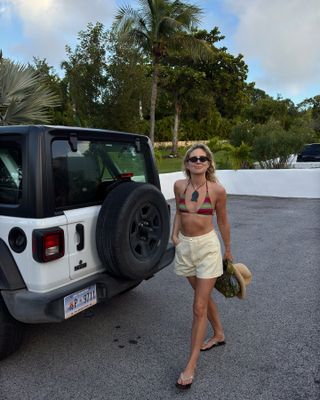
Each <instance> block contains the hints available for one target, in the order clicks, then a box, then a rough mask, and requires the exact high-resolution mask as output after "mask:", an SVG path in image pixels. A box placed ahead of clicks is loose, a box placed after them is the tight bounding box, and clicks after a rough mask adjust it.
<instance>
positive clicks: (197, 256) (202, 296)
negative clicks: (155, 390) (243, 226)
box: [172, 144, 232, 389]
mask: <svg viewBox="0 0 320 400" xmlns="http://www.w3.org/2000/svg"><path fill="white" fill-rule="evenodd" d="M184 172H185V174H186V176H187V179H181V180H178V181H176V182H175V184H174V194H175V199H176V210H177V211H176V215H175V218H174V224H173V230H172V241H173V243H174V245H175V246H176V257H175V267H174V269H175V273H176V274H177V275H180V276H185V277H187V279H188V281H189V283H190V284H191V286H192V287H193V289H194V303H193V321H192V334H191V352H190V356H189V360H188V362H187V365H186V367H185V369H184V371H183V372H182V373H181V374H180V377H179V379H178V381H177V383H176V386H177V387H178V388H180V389H188V388H190V387H191V384H192V381H193V377H194V372H195V368H196V364H197V360H198V358H199V354H200V351H206V350H209V349H211V348H213V347H215V346H219V345H222V344H225V338H224V333H223V328H222V325H221V321H220V317H219V313H218V310H217V306H216V304H215V303H214V302H213V301H212V299H211V292H212V290H213V288H214V285H215V282H216V279H217V277H218V276H220V275H222V272H223V270H222V255H221V250H220V242H219V239H218V236H217V234H216V232H215V230H214V226H213V218H212V217H213V215H214V213H215V214H216V217H217V224H218V227H219V231H220V233H221V237H222V240H223V243H224V256H223V259H229V260H232V255H231V248H230V226H229V222H228V216H227V208H226V202H227V196H226V191H225V189H224V188H223V187H222V186H221V185H220V184H219V183H218V182H217V179H216V177H215V167H214V161H213V156H212V153H211V151H210V149H209V148H208V147H207V146H206V145H204V144H196V145H194V146H192V147H191V148H190V149H189V150H188V151H187V152H186V154H185V157H184ZM207 319H209V321H210V323H211V325H212V327H213V330H214V335H213V336H212V337H211V338H210V339H209V340H207V341H206V342H204V339H205V334H206V329H207Z"/></svg>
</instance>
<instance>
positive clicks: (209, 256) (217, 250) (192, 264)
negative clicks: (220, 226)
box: [174, 230, 223, 279]
mask: <svg viewBox="0 0 320 400" xmlns="http://www.w3.org/2000/svg"><path fill="white" fill-rule="evenodd" d="M178 237H179V240H180V243H178V245H177V246H176V255H175V260H174V272H175V273H176V274H177V275H180V276H196V277H197V278H202V279H211V278H217V277H218V276H220V275H222V273H223V267H222V256H221V247H220V242H219V238H218V236H217V234H216V232H215V231H214V230H213V231H211V232H209V233H206V234H205V235H201V236H193V237H190V236H184V235H183V234H182V233H181V232H179V235H178Z"/></svg>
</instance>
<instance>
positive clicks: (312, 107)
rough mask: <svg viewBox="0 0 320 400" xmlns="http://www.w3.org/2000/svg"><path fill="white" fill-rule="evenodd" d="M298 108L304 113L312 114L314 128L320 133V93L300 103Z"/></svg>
mask: <svg viewBox="0 0 320 400" xmlns="http://www.w3.org/2000/svg"><path fill="white" fill-rule="evenodd" d="M298 110H299V111H300V112H301V113H303V114H304V115H308V114H309V115H310V120H311V122H312V127H313V129H314V130H315V131H316V132H317V133H318V135H319V134H320V95H317V96H314V97H311V98H309V99H305V100H304V101H303V102H301V103H300V104H298Z"/></svg>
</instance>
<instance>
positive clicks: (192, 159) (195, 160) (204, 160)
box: [188, 156, 209, 163]
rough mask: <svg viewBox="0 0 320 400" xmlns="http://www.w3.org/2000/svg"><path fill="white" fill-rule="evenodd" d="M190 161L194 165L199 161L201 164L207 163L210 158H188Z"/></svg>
mask: <svg viewBox="0 0 320 400" xmlns="http://www.w3.org/2000/svg"><path fill="white" fill-rule="evenodd" d="M188 161H190V162H192V163H196V162H198V161H200V162H201V163H205V162H206V161H209V158H208V157H206V156H200V157H190V158H188Z"/></svg>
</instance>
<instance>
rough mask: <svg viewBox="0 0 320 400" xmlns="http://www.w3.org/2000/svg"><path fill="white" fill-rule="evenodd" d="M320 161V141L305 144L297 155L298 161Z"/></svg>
mask: <svg viewBox="0 0 320 400" xmlns="http://www.w3.org/2000/svg"><path fill="white" fill-rule="evenodd" d="M317 161H318V162H320V143H311V144H307V145H305V147H304V148H303V149H302V151H301V152H300V153H298V156H297V162H317Z"/></svg>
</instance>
